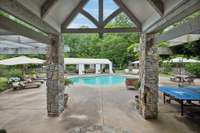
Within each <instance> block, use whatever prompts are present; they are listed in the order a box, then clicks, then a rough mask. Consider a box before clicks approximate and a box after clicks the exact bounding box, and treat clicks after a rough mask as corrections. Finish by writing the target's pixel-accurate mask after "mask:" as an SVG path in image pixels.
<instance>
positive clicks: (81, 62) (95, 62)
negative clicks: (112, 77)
mask: <svg viewBox="0 0 200 133" xmlns="http://www.w3.org/2000/svg"><path fill="white" fill-rule="evenodd" d="M64 64H65V66H66V65H76V68H77V69H78V74H79V75H82V74H84V72H85V65H90V68H93V69H95V73H96V74H100V73H101V66H102V65H108V66H109V73H110V74H112V73H113V70H112V62H111V61H110V60H108V59H90V58H65V59H64Z"/></svg>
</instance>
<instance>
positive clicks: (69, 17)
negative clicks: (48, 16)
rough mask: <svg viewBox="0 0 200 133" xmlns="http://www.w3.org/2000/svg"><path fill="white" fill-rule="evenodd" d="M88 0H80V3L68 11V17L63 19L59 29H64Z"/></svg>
mask: <svg viewBox="0 0 200 133" xmlns="http://www.w3.org/2000/svg"><path fill="white" fill-rule="evenodd" d="M88 1H89V0H81V1H80V3H79V4H78V5H77V6H76V7H75V8H74V10H73V11H72V12H71V13H70V15H69V16H68V17H66V19H65V20H64V22H63V23H62V25H61V30H63V29H66V28H67V26H68V25H69V24H70V23H71V22H72V20H73V19H74V18H75V17H76V15H77V14H78V13H79V12H80V11H81V10H82V8H83V7H84V6H85V4H86V3H87V2H88Z"/></svg>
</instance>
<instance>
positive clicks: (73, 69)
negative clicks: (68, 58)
mask: <svg viewBox="0 0 200 133" xmlns="http://www.w3.org/2000/svg"><path fill="white" fill-rule="evenodd" d="M66 70H67V71H69V72H75V71H76V66H74V65H68V66H66Z"/></svg>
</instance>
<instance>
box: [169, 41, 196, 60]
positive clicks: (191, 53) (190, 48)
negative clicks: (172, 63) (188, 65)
mask: <svg viewBox="0 0 200 133" xmlns="http://www.w3.org/2000/svg"><path fill="white" fill-rule="evenodd" d="M199 44H200V40H198V41H195V42H191V43H186V44H184V45H178V46H175V47H172V48H171V49H172V51H173V53H176V54H180V55H181V54H182V55H184V56H186V57H198V58H200V54H199V51H200V45H199Z"/></svg>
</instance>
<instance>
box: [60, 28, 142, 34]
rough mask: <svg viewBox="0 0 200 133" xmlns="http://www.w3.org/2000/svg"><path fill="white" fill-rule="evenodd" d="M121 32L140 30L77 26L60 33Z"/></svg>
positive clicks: (136, 30)
mask: <svg viewBox="0 0 200 133" xmlns="http://www.w3.org/2000/svg"><path fill="white" fill-rule="evenodd" d="M123 32H140V30H138V29H137V28H103V29H98V28H78V29H73V28H70V29H65V30H63V31H62V33H123Z"/></svg>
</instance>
